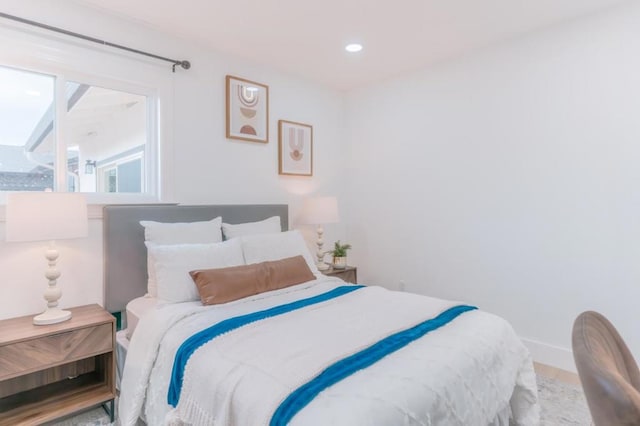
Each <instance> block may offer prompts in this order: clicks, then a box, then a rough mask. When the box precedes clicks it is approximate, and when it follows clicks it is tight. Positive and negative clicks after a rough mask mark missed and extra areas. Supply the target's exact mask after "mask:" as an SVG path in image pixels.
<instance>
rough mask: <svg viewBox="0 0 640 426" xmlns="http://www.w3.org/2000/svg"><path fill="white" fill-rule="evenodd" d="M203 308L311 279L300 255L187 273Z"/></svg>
mask: <svg viewBox="0 0 640 426" xmlns="http://www.w3.org/2000/svg"><path fill="white" fill-rule="evenodd" d="M190 274H191V278H193V281H194V282H195V283H196V286H197V287H198V292H199V293H200V299H201V300H202V304H203V305H217V304H220V303H227V302H232V301H234V300H238V299H242V298H244V297H248V296H253V295H254V294H259V293H264V292H266V291H271V290H278V289H281V288H285V287H290V286H292V285H296V284H301V283H304V282H307V281H311V280H314V279H315V278H316V277H315V275H313V273H312V272H311V270H310V269H309V267H308V266H307V262H306V261H305V260H304V258H303V257H302V256H295V257H289V258H287V259H281V260H275V261H271V262H262V263H254V264H253V265H244V266H235V267H231V268H222V269H206V270H200V271H191V272H190Z"/></svg>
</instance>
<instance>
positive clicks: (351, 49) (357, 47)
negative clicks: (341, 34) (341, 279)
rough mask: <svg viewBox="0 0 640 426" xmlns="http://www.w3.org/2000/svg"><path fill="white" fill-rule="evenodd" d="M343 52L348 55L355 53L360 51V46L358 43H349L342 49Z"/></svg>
mask: <svg viewBox="0 0 640 426" xmlns="http://www.w3.org/2000/svg"><path fill="white" fill-rule="evenodd" d="M344 50H346V51H347V52H349V53H356V52H359V51H361V50H362V45H361V44H360V43H350V44H347V45H346V46H345V47H344Z"/></svg>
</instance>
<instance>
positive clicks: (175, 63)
mask: <svg viewBox="0 0 640 426" xmlns="http://www.w3.org/2000/svg"><path fill="white" fill-rule="evenodd" d="M0 17H2V18H6V19H10V20H12V21H16V22H20V23H22V24H27V25H32V26H34V27H38V28H43V29H45V30H49V31H54V32H57V33H60V34H64V35H68V36H71V37H76V38H80V39H82V40H86V41H90V42H93V43H97V44H102V45H103V46H109V47H115V48H116V49H121V50H126V51H127V52H132V53H137V54H138V55H143V56H148V57H150V58H154V59H159V60H161V61H167V62H171V63H172V64H173V66H172V67H171V69H172V70H173V72H176V66H178V65H180V66H181V67H182V68H184V69H185V70H188V69H189V68H191V62H189V61H179V60H177V59H171V58H165V57H164V56H159V55H155V54H153V53H149V52H144V51H142V50H138V49H133V48H131V47H127V46H122V45H120V44H115V43H110V42H108V41H105V40H100V39H98V38H95V37H90V36H87V35H84V34H79V33H75V32H73V31H68V30H65V29H62V28H58V27H54V26H52V25H47V24H43V23H40V22H36V21H31V20H29V19H25V18H21V17H19V16H14V15H9V14H7V13H2V12H0Z"/></svg>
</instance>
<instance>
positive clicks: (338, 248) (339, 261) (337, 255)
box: [331, 240, 351, 269]
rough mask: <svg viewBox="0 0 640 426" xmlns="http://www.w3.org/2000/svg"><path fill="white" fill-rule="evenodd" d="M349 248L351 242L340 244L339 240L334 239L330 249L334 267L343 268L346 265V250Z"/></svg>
mask: <svg viewBox="0 0 640 426" xmlns="http://www.w3.org/2000/svg"><path fill="white" fill-rule="evenodd" d="M350 248H351V244H340V240H338V241H336V243H335V244H334V246H333V250H332V251H331V254H332V255H333V267H334V268H336V269H344V268H346V267H347V250H349V249H350Z"/></svg>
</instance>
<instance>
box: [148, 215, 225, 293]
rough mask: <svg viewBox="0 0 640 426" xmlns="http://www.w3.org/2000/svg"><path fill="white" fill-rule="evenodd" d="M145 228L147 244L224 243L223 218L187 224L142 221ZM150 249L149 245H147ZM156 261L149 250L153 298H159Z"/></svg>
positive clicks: (149, 273) (150, 284)
mask: <svg viewBox="0 0 640 426" xmlns="http://www.w3.org/2000/svg"><path fill="white" fill-rule="evenodd" d="M140 225H142V226H144V240H145V243H146V242H149V243H154V244H161V245H169V244H196V243H219V242H221V241H222V230H221V227H222V217H216V218H215V219H212V220H209V221H205V222H187V223H182V222H179V223H162V222H153V221H150V220H141V221H140ZM147 247H148V245H147ZM153 263H154V259H153V257H152V256H151V255H149V251H148V250H147V275H148V276H149V280H148V281H147V293H148V295H149V296H151V297H157V295H158V293H157V285H156V277H155V267H154V265H153Z"/></svg>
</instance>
